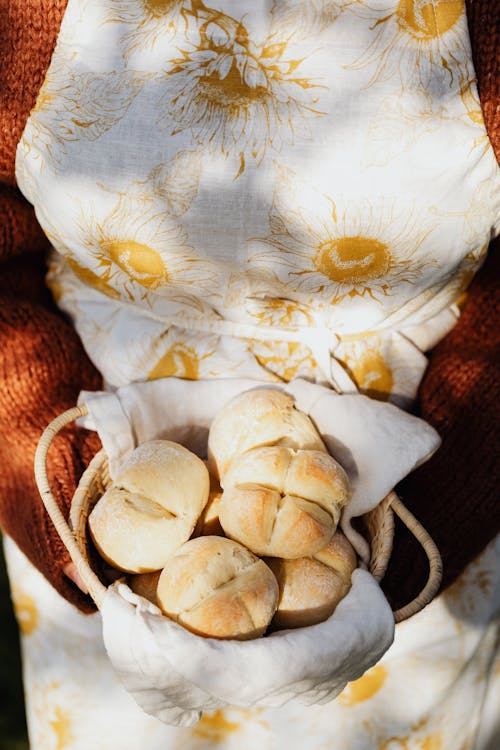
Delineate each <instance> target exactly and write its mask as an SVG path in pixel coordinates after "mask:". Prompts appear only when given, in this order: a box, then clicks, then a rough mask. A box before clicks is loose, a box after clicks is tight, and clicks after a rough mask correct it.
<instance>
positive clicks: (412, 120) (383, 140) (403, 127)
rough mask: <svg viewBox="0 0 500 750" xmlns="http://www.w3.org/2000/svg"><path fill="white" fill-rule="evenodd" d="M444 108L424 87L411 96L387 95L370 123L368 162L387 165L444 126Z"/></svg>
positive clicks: (366, 158)
mask: <svg viewBox="0 0 500 750" xmlns="http://www.w3.org/2000/svg"><path fill="white" fill-rule="evenodd" d="M443 110H444V108H443V107H442V106H441V105H439V104H438V105H437V106H436V102H435V101H434V100H433V99H432V97H430V96H428V94H427V93H426V92H424V91H415V92H414V94H413V96H411V97H401V96H387V97H385V98H384V99H383V100H382V102H381V104H380V107H379V108H378V110H377V113H376V115H375V117H374V118H373V119H372V120H371V122H370V124H369V127H368V133H367V135H368V137H367V139H366V141H365V148H364V153H363V157H364V163H365V164H366V165H367V166H370V167H371V166H374V167H383V166H386V165H387V164H389V163H390V162H391V161H393V160H395V159H397V158H398V157H400V156H401V155H402V154H405V153H407V152H410V151H411V150H412V149H413V148H414V146H415V144H416V143H417V142H418V141H419V140H420V139H421V138H423V137H425V136H427V135H429V134H431V133H434V132H436V131H437V130H438V129H439V128H440V127H441V125H442V120H443V119H444V111H443Z"/></svg>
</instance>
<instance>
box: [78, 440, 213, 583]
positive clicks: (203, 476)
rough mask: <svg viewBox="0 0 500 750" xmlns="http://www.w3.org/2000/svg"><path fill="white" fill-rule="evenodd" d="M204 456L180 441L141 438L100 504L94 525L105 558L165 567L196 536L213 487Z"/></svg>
mask: <svg viewBox="0 0 500 750" xmlns="http://www.w3.org/2000/svg"><path fill="white" fill-rule="evenodd" d="M209 484H210V480H209V475H208V471H207V469H206V467H205V465H204V463H203V461H202V460H201V459H199V458H198V457H197V456H195V454H194V453H191V451H189V450H187V448H184V447H183V446H182V445H179V444H178V443H173V442H170V441H169V440H153V441H150V442H148V443H142V444H141V445H140V446H139V447H138V448H136V449H135V450H134V451H132V453H131V454H130V455H129V456H128V458H127V459H126V460H125V462H124V464H123V465H122V467H121V469H120V472H119V475H118V476H117V477H116V479H115V481H114V482H113V484H112V485H111V486H110V487H109V488H108V489H107V490H106V492H105V493H104V495H103V496H102V497H101V499H100V500H99V501H98V502H97V503H96V505H95V507H94V509H93V510H92V512H91V514H90V516H89V528H90V533H91V535H92V539H93V540H94V543H95V545H96V547H97V549H98V551H99V552H100V554H101V555H102V557H103V558H104V559H105V560H106V561H107V562H109V563H110V564H111V565H113V566H114V567H115V568H118V569H119V570H123V571H126V572H128V573H147V572H150V571H154V570H159V569H160V568H163V566H164V565H165V563H166V562H167V560H168V558H169V557H170V556H171V554H172V553H173V552H174V551H175V550H176V549H177V547H179V546H180V545H181V544H183V543H184V542H185V541H186V540H187V539H189V537H190V536H191V534H192V532H193V529H194V527H195V524H196V521H197V520H198V518H199V516H200V513H201V511H202V510H203V508H204V506H205V504H206V502H207V499H208V492H209Z"/></svg>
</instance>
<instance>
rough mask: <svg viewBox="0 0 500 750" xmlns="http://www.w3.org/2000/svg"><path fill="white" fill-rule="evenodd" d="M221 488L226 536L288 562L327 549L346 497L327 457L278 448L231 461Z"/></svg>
mask: <svg viewBox="0 0 500 750" xmlns="http://www.w3.org/2000/svg"><path fill="white" fill-rule="evenodd" d="M222 486H223V488H224V493H223V495H222V499H221V501H220V503H219V519H220V523H221V525H222V528H223V529H224V531H225V533H226V535H227V536H228V537H230V538H231V539H235V540H236V541H238V542H240V543H241V544H244V545H245V546H246V547H248V549H250V550H251V551H252V552H255V554H257V555H267V556H270V557H283V558H287V559H291V558H297V557H306V556H308V555H313V554H315V553H316V552H318V551H319V550H321V549H323V547H326V545H327V544H328V542H329V541H330V539H331V538H332V536H333V534H334V532H335V529H336V528H337V524H338V521H339V518H340V512H341V509H342V507H343V506H344V505H345V504H346V503H347V501H348V500H349V498H350V490H349V481H348V478H347V475H346V473H345V472H344V470H343V469H342V467H341V466H340V465H339V464H338V463H337V462H336V461H335V459H334V458H332V457H331V456H330V455H329V454H328V453H322V452H320V451H310V450H299V451H295V450H292V449H291V448H285V447H283V446H273V447H268V448H255V449H254V450H250V451H247V452H246V453H243V454H242V455H241V456H239V457H237V458H235V460H234V461H233V463H232V464H231V468H230V469H229V471H228V472H227V474H226V475H225V476H224V478H223V480H222Z"/></svg>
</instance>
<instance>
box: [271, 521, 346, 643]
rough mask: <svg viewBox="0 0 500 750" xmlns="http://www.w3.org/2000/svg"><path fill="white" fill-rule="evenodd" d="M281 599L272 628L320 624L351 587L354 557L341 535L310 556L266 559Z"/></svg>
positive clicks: (339, 533) (338, 534)
mask: <svg viewBox="0 0 500 750" xmlns="http://www.w3.org/2000/svg"><path fill="white" fill-rule="evenodd" d="M266 563H267V564H268V565H269V567H270V568H271V570H272V571H273V573H274V575H275V576H276V580H277V581H278V585H279V589H280V596H279V601H278V609H277V610H276V613H275V615H274V618H273V621H272V626H273V628H301V627H306V626H307V625H315V624H316V623H318V622H323V620H326V619H327V618H328V617H330V615H331V614H332V613H333V612H334V610H335V608H336V606H337V604H338V603H339V601H340V600H341V599H343V598H344V596H345V595H346V594H347V592H348V591H349V589H350V587H351V576H352V573H353V571H354V569H355V568H356V554H355V552H354V550H353V548H352V546H351V544H350V543H349V541H348V540H347V539H346V537H345V536H344V535H343V534H342V533H341V532H340V531H337V533H336V534H335V535H334V536H333V537H332V539H331V541H330V542H329V544H328V545H327V546H326V547H325V548H324V549H322V550H321V551H320V552H318V553H316V554H315V555H313V556H312V557H302V558H300V559H299V560H282V559H278V558H267V559H266Z"/></svg>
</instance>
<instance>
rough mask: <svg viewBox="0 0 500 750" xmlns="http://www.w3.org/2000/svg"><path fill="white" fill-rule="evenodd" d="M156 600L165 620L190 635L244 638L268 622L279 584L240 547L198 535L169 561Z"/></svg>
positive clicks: (249, 553) (215, 538)
mask: <svg viewBox="0 0 500 750" xmlns="http://www.w3.org/2000/svg"><path fill="white" fill-rule="evenodd" d="M157 598H158V605H159V607H160V608H161V609H162V611H163V612H164V613H165V614H166V615H168V617H171V618H172V619H173V620H175V621H176V622H178V623H180V624H181V625H183V626H184V627H185V628H187V629H188V630H191V631H192V632H193V633H197V634H198V635H203V636H206V637H210V638H233V639H237V640H247V639H250V638H257V637H258V636H260V635H262V634H263V633H264V631H265V630H266V628H267V626H268V625H269V623H270V622H271V619H272V617H273V614H274V612H275V610H276V605H277V603H278V584H277V582H276V579H275V577H274V575H273V574H272V573H271V570H270V569H269V568H268V566H267V565H266V564H265V563H264V562H263V561H262V560H259V559H258V558H257V557H255V555H252V553H251V552H249V551H248V550H247V549H245V548H244V547H242V546H241V544H237V543H236V542H233V541H231V540H230V539H225V538H224V537H218V536H203V537H198V538H197V539H191V540H190V541H189V542H186V543H185V544H183V545H182V547H180V549H178V550H177V552H176V553H175V554H174V555H173V556H172V557H171V558H170V560H169V561H168V563H167V564H166V566H165V568H164V569H163V571H162V573H161V575H160V580H159V582H158V588H157Z"/></svg>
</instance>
